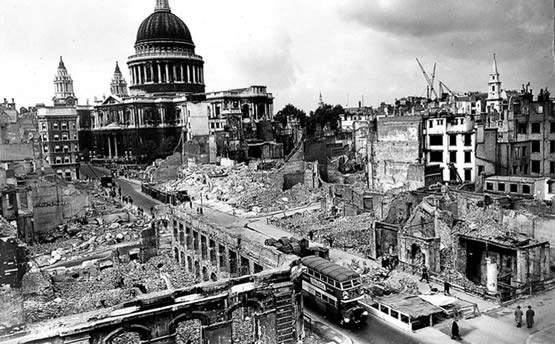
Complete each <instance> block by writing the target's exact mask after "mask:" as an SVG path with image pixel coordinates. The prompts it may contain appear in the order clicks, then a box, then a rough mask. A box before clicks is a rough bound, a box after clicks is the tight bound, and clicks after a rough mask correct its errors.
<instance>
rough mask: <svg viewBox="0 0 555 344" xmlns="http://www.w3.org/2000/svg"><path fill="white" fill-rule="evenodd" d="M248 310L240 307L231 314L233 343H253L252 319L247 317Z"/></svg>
mask: <svg viewBox="0 0 555 344" xmlns="http://www.w3.org/2000/svg"><path fill="white" fill-rule="evenodd" d="M247 311H248V309H247V308H244V307H240V308H238V309H237V310H235V311H234V312H232V313H231V318H232V322H233V323H232V325H231V326H232V333H233V338H232V339H233V343H237V344H250V343H254V321H253V320H254V319H253V318H252V317H251V316H249V315H248V313H247Z"/></svg>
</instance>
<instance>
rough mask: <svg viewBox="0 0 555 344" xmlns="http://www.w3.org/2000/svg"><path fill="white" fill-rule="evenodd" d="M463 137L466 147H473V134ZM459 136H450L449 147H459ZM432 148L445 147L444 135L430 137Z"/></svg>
mask: <svg viewBox="0 0 555 344" xmlns="http://www.w3.org/2000/svg"><path fill="white" fill-rule="evenodd" d="M461 135H462V136H463V144H464V145H465V146H466V147H471V146H472V134H461ZM457 136H459V135H458V134H453V135H449V146H456V145H457ZM429 137H430V141H429V142H430V146H443V135H429Z"/></svg>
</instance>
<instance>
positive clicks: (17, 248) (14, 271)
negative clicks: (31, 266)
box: [0, 237, 28, 288]
mask: <svg viewBox="0 0 555 344" xmlns="http://www.w3.org/2000/svg"><path fill="white" fill-rule="evenodd" d="M27 260H28V259H27V249H26V248H25V246H24V245H22V244H21V242H19V241H18V240H17V239H16V238H13V237H6V238H0V285H2V284H6V285H9V286H11V287H12V288H20V287H21V279H22V278H23V275H24V274H25V272H26V271H27Z"/></svg>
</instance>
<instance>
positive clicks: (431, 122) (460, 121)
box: [428, 118, 464, 128]
mask: <svg viewBox="0 0 555 344" xmlns="http://www.w3.org/2000/svg"><path fill="white" fill-rule="evenodd" d="M434 121H435V124H436V125H443V124H444V123H445V119H430V120H428V128H433V127H434ZM449 122H450V123H451V124H452V125H458V124H464V118H453V119H451V120H450V121H449Z"/></svg>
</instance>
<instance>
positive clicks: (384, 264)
mask: <svg viewBox="0 0 555 344" xmlns="http://www.w3.org/2000/svg"><path fill="white" fill-rule="evenodd" d="M382 268H384V269H388V268H389V258H388V257H387V256H384V257H383V258H382Z"/></svg>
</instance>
